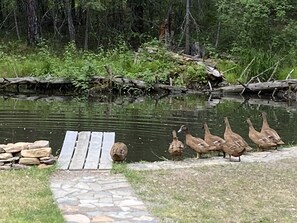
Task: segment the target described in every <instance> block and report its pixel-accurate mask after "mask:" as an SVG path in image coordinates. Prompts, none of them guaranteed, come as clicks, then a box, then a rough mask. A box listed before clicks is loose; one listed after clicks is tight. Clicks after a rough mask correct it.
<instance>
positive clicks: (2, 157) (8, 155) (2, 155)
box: [0, 153, 12, 160]
mask: <svg viewBox="0 0 297 223" xmlns="http://www.w3.org/2000/svg"><path fill="white" fill-rule="evenodd" d="M10 158H12V154H11V153H0V160H7V159H10Z"/></svg>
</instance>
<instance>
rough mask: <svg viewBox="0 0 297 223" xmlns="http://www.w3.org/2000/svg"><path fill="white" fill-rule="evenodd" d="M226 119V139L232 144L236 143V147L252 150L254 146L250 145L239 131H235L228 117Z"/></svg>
mask: <svg viewBox="0 0 297 223" xmlns="http://www.w3.org/2000/svg"><path fill="white" fill-rule="evenodd" d="M224 121H225V125H226V128H225V132H224V139H225V140H226V141H228V142H229V143H231V144H235V145H236V147H238V149H239V150H240V148H244V149H245V151H247V152H248V151H251V150H252V149H253V148H252V147H250V146H249V145H248V144H247V142H246V141H245V140H244V139H243V138H242V137H241V136H240V135H239V134H237V133H235V132H233V131H232V129H231V126H230V123H229V120H228V118H227V117H225V118H224Z"/></svg>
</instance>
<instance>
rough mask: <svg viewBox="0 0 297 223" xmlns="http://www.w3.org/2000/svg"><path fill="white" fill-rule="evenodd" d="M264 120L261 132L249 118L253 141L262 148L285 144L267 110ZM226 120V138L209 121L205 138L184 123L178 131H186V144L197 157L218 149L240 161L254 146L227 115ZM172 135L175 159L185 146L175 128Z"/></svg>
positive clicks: (205, 125) (171, 147) (205, 128)
mask: <svg viewBox="0 0 297 223" xmlns="http://www.w3.org/2000/svg"><path fill="white" fill-rule="evenodd" d="M262 120H263V123H262V128H261V131H260V132H259V131H257V130H256V129H255V128H254V126H253V124H252V122H251V120H250V119H249V118H248V119H247V123H248V126H249V133H248V136H249V138H250V139H251V141H252V142H253V143H255V144H256V145H257V147H258V148H259V149H261V150H267V149H272V148H277V146H279V145H283V144H284V142H283V141H282V140H281V138H280V136H279V135H278V133H277V132H276V131H275V130H274V129H272V128H270V127H269V124H268V122H267V115H266V113H265V112H262ZM224 121H225V126H226V127H225V132H224V138H221V137H219V136H216V135H213V134H211V132H210V130H209V128H208V125H207V123H205V124H204V126H203V127H204V131H205V133H204V139H202V138H199V137H194V136H193V135H191V133H190V131H189V128H188V127H187V126H185V125H182V126H181V127H180V129H179V130H178V132H184V133H185V135H186V140H185V144H186V145H187V146H188V147H189V148H191V149H192V150H194V151H195V152H196V153H197V158H200V157H201V155H202V154H205V153H210V152H212V151H218V152H222V153H223V156H224V158H225V154H228V155H229V160H231V157H232V156H233V157H238V158H239V161H240V156H241V155H242V154H244V153H245V152H249V151H251V150H252V148H251V147H250V146H249V145H248V143H247V142H246V141H245V140H244V139H243V138H242V137H241V136H240V135H239V134H237V133H235V132H233V131H232V129H231V126H230V123H229V120H228V118H227V117H225V118H224ZM172 135H173V140H172V142H171V143H170V146H169V149H168V152H169V153H170V154H171V156H172V159H173V160H175V159H177V158H180V157H181V156H182V154H183V151H184V148H185V146H184V144H183V143H182V142H181V141H179V140H178V138H177V136H176V131H175V130H174V131H173V132H172Z"/></svg>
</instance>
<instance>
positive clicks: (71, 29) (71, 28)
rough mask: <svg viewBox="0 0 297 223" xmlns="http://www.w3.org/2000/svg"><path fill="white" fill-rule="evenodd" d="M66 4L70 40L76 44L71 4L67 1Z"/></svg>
mask: <svg viewBox="0 0 297 223" xmlns="http://www.w3.org/2000/svg"><path fill="white" fill-rule="evenodd" d="M64 3H65V12H66V17H67V24H68V31H69V39H70V41H73V42H75V28H74V25H73V18H72V13H71V7H70V2H69V0H65V1H64Z"/></svg>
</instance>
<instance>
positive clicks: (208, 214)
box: [123, 159, 297, 223]
mask: <svg viewBox="0 0 297 223" xmlns="http://www.w3.org/2000/svg"><path fill="white" fill-rule="evenodd" d="M123 171H124V173H125V175H126V177H127V178H128V180H129V181H130V183H131V184H132V186H133V187H134V189H135V191H136V193H137V194H138V195H139V196H140V198H141V199H142V200H143V201H144V202H146V203H147V204H148V206H149V209H150V210H151V212H152V213H153V215H155V216H156V217H159V219H161V222H185V223H186V222H206V223H207V222H213V223H215V222H226V223H227V222H228V223H230V222H236V223H237V222H262V223H265V222H267V223H268V222H297V196H296V194H297V187H296V181H297V163H296V161H295V160H294V159H287V160H282V161H278V162H270V163H238V164H234V165H213V166H205V167H200V168H186V169H176V170H161V171H133V170H128V171H127V170H123ZM127 172H128V174H126V173H127ZM131 172H132V173H131ZM139 179H141V180H139Z"/></svg>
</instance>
